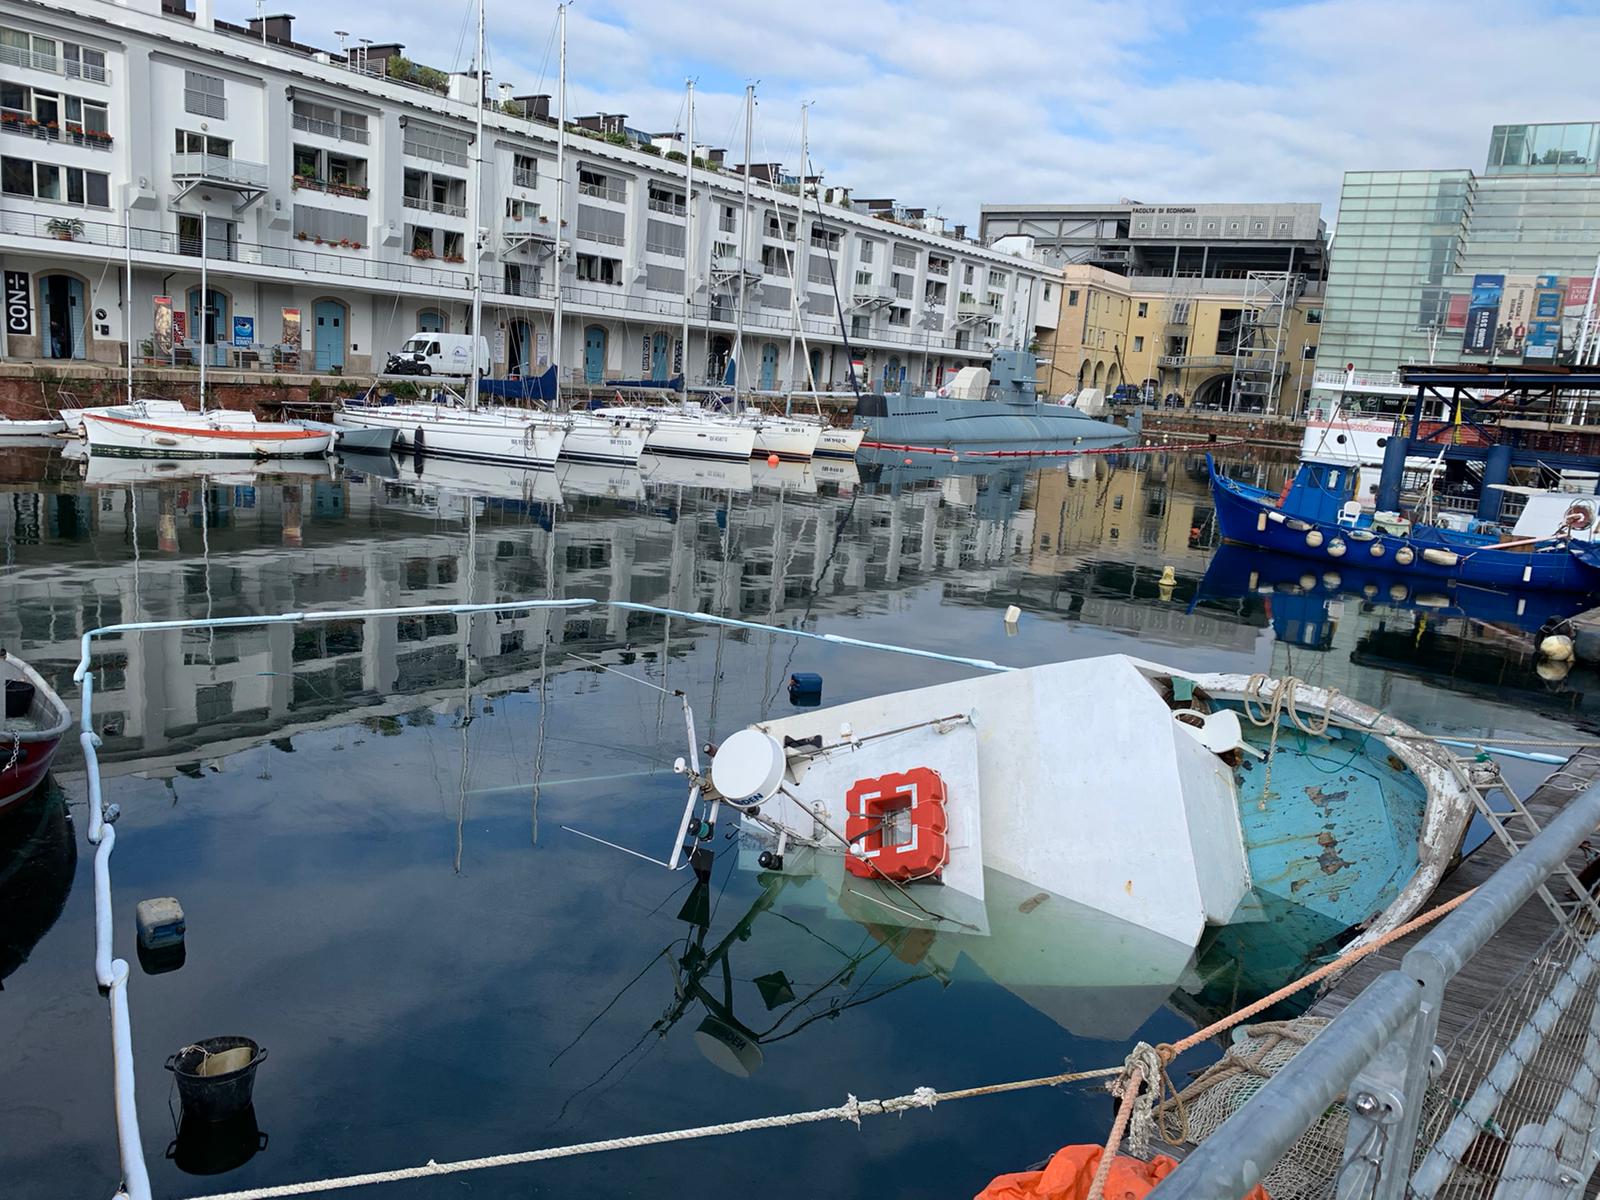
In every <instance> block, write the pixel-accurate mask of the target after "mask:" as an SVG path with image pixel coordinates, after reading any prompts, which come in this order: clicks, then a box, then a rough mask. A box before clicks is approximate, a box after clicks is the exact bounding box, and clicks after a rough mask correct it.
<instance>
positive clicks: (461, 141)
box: [402, 121, 472, 167]
mask: <svg viewBox="0 0 1600 1200" xmlns="http://www.w3.org/2000/svg"><path fill="white" fill-rule="evenodd" d="M471 145H472V143H471V140H470V139H468V138H467V136H466V135H465V134H460V133H454V132H452V131H450V130H448V129H441V128H440V127H439V126H437V125H429V124H427V123H426V122H423V121H409V122H407V123H406V128H405V139H404V145H403V146H402V149H404V151H405V152H406V153H407V154H409V155H411V156H412V157H413V158H425V159H427V160H428V161H430V162H438V163H451V164H453V165H455V166H458V167H464V166H466V165H467V150H468V148H469V147H470V146H471Z"/></svg>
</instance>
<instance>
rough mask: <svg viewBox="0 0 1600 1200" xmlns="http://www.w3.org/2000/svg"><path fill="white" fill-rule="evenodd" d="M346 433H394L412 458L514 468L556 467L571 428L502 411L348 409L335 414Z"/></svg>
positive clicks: (399, 445)
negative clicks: (419, 456) (429, 456)
mask: <svg viewBox="0 0 1600 1200" xmlns="http://www.w3.org/2000/svg"><path fill="white" fill-rule="evenodd" d="M334 424H336V425H337V426H339V428H341V429H392V430H394V432H395V446H396V448H397V449H400V450H402V451H406V452H408V453H426V454H437V455H440V456H442V457H445V458H461V459H468V460H474V461H478V462H494V463H506V464H509V465H512V466H537V467H552V466H554V465H555V463H556V459H557V458H558V457H559V456H560V454H561V447H562V444H563V443H564V442H565V440H566V434H567V430H566V425H565V424H564V423H562V422H560V421H559V420H558V419H557V418H554V417H541V416H537V415H534V414H523V415H519V416H517V417H512V416H510V415H508V414H507V413H506V411H505V410H502V409H492V410H488V411H479V412H469V411H467V410H465V409H459V408H450V407H445V406H443V405H432V404H389V405H381V406H371V407H368V406H354V405H347V406H345V407H343V408H341V409H339V411H338V412H337V413H335V414H334Z"/></svg>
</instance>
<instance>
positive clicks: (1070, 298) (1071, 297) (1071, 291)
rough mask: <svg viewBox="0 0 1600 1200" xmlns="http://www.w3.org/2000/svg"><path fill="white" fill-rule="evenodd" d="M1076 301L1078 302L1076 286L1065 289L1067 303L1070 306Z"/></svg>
mask: <svg viewBox="0 0 1600 1200" xmlns="http://www.w3.org/2000/svg"><path fill="white" fill-rule="evenodd" d="M1077 303H1078V289H1077V288H1068V289H1067V304H1068V305H1069V306H1071V305H1076V304H1077Z"/></svg>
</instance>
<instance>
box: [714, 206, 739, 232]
mask: <svg viewBox="0 0 1600 1200" xmlns="http://www.w3.org/2000/svg"><path fill="white" fill-rule="evenodd" d="M717 228H718V229H719V230H721V231H722V232H723V233H732V232H734V230H736V229H738V228H739V210H738V209H737V208H735V207H734V206H733V205H731V204H724V205H723V206H722V213H721V215H720V216H719V217H718V218H717Z"/></svg>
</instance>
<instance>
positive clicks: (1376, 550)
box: [1367, 542, 1384, 558]
mask: <svg viewBox="0 0 1600 1200" xmlns="http://www.w3.org/2000/svg"><path fill="white" fill-rule="evenodd" d="M1383 551H1384V546H1383V543H1382V542H1373V543H1372V545H1371V546H1370V547H1368V549H1367V553H1368V554H1370V555H1372V557H1373V558H1382V557H1383Z"/></svg>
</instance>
